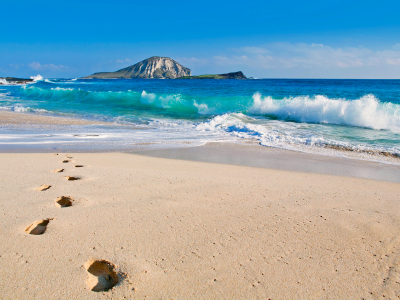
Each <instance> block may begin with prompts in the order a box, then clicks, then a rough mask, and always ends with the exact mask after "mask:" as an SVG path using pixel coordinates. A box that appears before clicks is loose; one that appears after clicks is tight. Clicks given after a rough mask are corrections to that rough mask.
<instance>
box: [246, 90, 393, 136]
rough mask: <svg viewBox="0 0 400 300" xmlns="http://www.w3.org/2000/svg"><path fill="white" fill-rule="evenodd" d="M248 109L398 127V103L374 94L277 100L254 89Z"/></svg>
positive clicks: (299, 119) (315, 120)
mask: <svg viewBox="0 0 400 300" xmlns="http://www.w3.org/2000/svg"><path fill="white" fill-rule="evenodd" d="M249 112H250V113H252V114H256V115H257V114H258V115H260V114H262V115H267V116H270V117H275V118H278V119H284V120H293V121H297V122H307V123H325V124H338V125H350V126H357V127H368V128H372V129H386V130H392V131H396V132H397V131H400V106H399V105H397V104H394V103H382V102H380V101H379V100H378V99H377V98H376V97H375V96H374V95H366V96H363V97H361V98H360V99H357V100H346V99H330V98H328V97H325V96H322V95H318V96H315V97H312V98H311V97H309V96H298V97H291V98H285V99H282V100H277V99H273V98H272V97H270V96H266V97H262V95H261V94H260V93H255V94H254V95H253V105H252V106H251V107H250V108H249Z"/></svg>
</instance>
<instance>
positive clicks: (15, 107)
mask: <svg viewBox="0 0 400 300" xmlns="http://www.w3.org/2000/svg"><path fill="white" fill-rule="evenodd" d="M0 110H8V111H15V112H22V113H24V112H37V113H47V112H48V111H47V110H45V109H37V108H32V107H25V106H23V105H22V104H14V105H8V106H0Z"/></svg>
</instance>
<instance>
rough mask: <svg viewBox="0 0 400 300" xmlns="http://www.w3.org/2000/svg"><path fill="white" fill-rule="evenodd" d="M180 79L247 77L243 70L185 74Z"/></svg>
mask: <svg viewBox="0 0 400 300" xmlns="http://www.w3.org/2000/svg"><path fill="white" fill-rule="evenodd" d="M178 79H247V77H246V76H244V74H243V72H241V71H239V72H232V73H226V74H217V75H199V76H183V77H180V78H178Z"/></svg>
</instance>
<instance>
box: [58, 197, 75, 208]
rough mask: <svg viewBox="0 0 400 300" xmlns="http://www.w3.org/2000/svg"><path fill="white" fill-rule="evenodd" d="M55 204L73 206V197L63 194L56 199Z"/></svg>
mask: <svg viewBox="0 0 400 300" xmlns="http://www.w3.org/2000/svg"><path fill="white" fill-rule="evenodd" d="M55 204H56V206H58V207H68V206H72V198H71V197H66V196H61V197H58V198H57V199H56V200H55Z"/></svg>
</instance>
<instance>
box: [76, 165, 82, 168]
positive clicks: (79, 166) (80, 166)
mask: <svg viewBox="0 0 400 300" xmlns="http://www.w3.org/2000/svg"><path fill="white" fill-rule="evenodd" d="M75 168H83V165H75Z"/></svg>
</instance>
